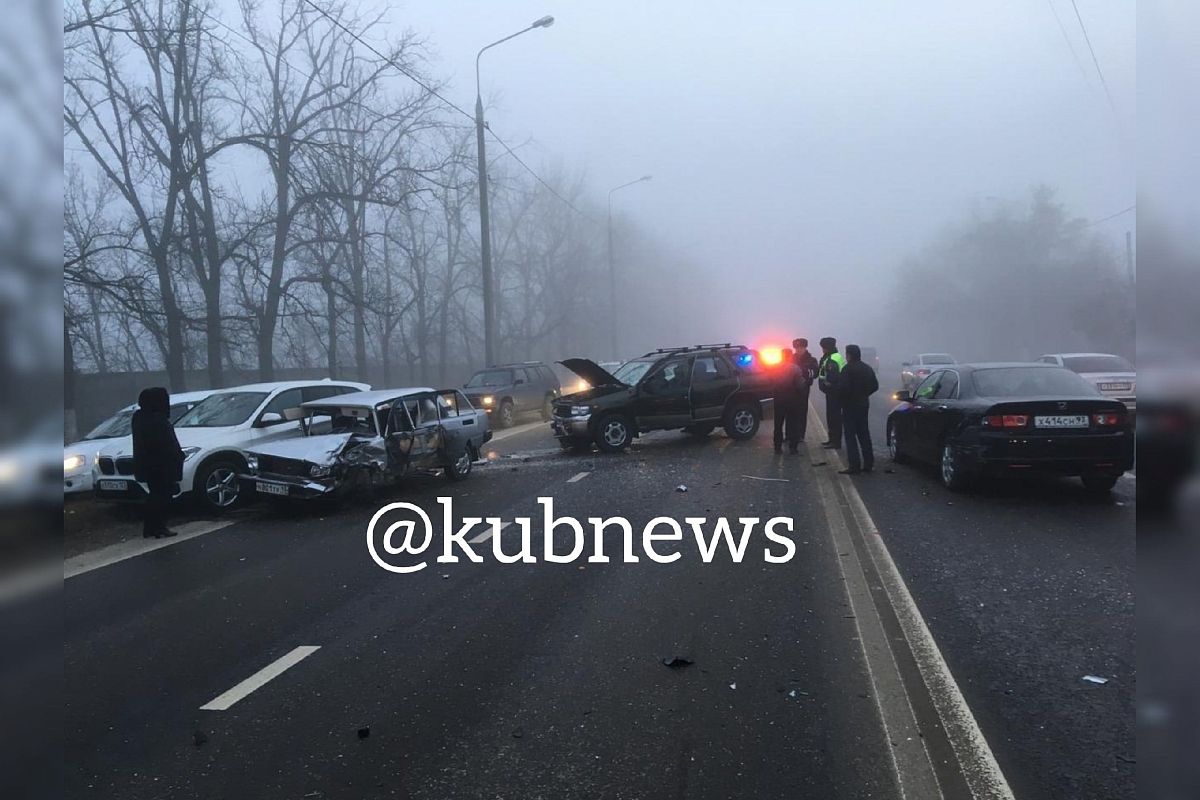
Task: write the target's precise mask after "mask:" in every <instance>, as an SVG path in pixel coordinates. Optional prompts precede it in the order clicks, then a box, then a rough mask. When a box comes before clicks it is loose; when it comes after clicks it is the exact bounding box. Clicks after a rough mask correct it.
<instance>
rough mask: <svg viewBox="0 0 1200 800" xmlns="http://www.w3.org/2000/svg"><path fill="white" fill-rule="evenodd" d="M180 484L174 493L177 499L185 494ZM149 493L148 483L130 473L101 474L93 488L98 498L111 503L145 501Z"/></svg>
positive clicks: (93, 492)
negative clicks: (117, 474) (121, 474)
mask: <svg viewBox="0 0 1200 800" xmlns="http://www.w3.org/2000/svg"><path fill="white" fill-rule="evenodd" d="M178 486H179V485H178V484H176V491H175V494H174V495H173V497H175V498H176V499H178V498H179V497H181V496H182V495H183V494H184V492H183V491H182V490H180V489H179V488H178ZM149 494H150V490H149V489H148V488H147V487H146V484H144V483H141V482H139V481H138V480H136V479H135V478H131V477H129V476H128V475H124V476H113V477H109V476H107V475H101V476H100V477H98V478H95V482H94V486H93V490H92V495H93V496H94V497H95V498H96V499H97V500H104V501H106V502H110V503H144V502H145V501H146V497H147V496H148V495H149Z"/></svg>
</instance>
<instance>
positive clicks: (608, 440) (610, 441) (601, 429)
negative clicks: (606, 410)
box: [595, 414, 633, 453]
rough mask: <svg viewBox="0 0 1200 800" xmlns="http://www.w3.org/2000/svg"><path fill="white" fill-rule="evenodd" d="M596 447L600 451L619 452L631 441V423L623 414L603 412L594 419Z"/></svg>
mask: <svg viewBox="0 0 1200 800" xmlns="http://www.w3.org/2000/svg"><path fill="white" fill-rule="evenodd" d="M595 441H596V447H598V448H600V452H602V453H619V452H620V451H622V450H624V449H625V448H627V447H629V445H631V444H632V443H633V423H632V422H630V421H629V418H628V417H626V416H625V415H623V414H605V415H604V416H603V417H601V418H600V419H599V420H597V421H596V432H595Z"/></svg>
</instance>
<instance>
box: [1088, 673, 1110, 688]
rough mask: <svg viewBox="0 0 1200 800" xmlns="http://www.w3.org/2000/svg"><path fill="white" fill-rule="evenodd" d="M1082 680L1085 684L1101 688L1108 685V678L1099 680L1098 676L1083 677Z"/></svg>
mask: <svg viewBox="0 0 1200 800" xmlns="http://www.w3.org/2000/svg"><path fill="white" fill-rule="evenodd" d="M1083 680H1084V681H1086V682H1087V683H1095V684H1099V685H1100V686H1103V685H1104V684H1106V683H1108V678H1101V677H1100V676H1099V675H1084V676H1083Z"/></svg>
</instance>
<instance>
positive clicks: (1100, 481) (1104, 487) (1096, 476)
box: [1079, 472, 1121, 494]
mask: <svg viewBox="0 0 1200 800" xmlns="http://www.w3.org/2000/svg"><path fill="white" fill-rule="evenodd" d="M1079 478H1080V480H1082V481H1083V488H1085V489H1087V490H1088V491H1089V492H1095V493H1096V494H1108V493H1109V492H1111V491H1112V490H1113V487H1114V486H1116V485H1117V481H1118V480H1120V479H1121V476H1120V475H1119V474H1117V473H1115V472H1085V473H1083V474H1082V475H1080V476H1079Z"/></svg>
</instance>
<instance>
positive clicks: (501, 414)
mask: <svg viewBox="0 0 1200 800" xmlns="http://www.w3.org/2000/svg"><path fill="white" fill-rule="evenodd" d="M516 416H517V410H516V408H514V407H513V402H512V400H504V401H502V402H501V403H500V407H499V408H497V409H496V427H497V428H511V427H512V426H513V422H514V420H515V419H516Z"/></svg>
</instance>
